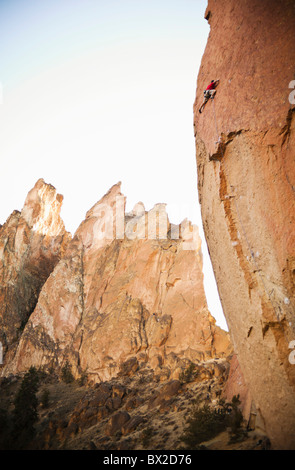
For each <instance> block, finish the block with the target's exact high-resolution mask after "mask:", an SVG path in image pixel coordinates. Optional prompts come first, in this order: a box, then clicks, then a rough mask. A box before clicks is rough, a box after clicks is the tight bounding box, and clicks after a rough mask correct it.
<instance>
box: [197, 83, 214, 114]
mask: <svg viewBox="0 0 295 470" xmlns="http://www.w3.org/2000/svg"><path fill="white" fill-rule="evenodd" d="M218 83H219V79H218V80H211V82H210V83H209V85H208V86H207V88H206V90H205V91H204V101H203V103H202V104H201V106H200V109H199V113H201V112H202V111H203V109H204V107H205V105H206V103H207V101H208V100H209V98H211V100H213V99H214V96H215V93H216V87H217V85H218Z"/></svg>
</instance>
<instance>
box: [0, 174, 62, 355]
mask: <svg viewBox="0 0 295 470" xmlns="http://www.w3.org/2000/svg"><path fill="white" fill-rule="evenodd" d="M62 200H63V197H62V196H61V195H60V194H57V193H56V190H55V188H54V187H53V186H51V185H48V184H46V183H45V182H44V181H43V180H42V179H40V180H38V181H37V183H36V185H35V186H34V188H33V189H32V190H31V191H30V192H29V194H28V196H27V198H26V201H25V204H24V207H23V209H22V211H21V212H19V211H14V212H13V213H12V214H11V216H10V217H9V218H8V220H7V221H6V223H5V224H4V225H3V226H0V279H1V284H0V341H1V345H2V348H3V350H2V354H3V355H4V356H5V359H6V362H9V361H10V360H11V358H12V357H13V354H14V352H15V348H16V346H17V344H18V340H19V338H20V335H21V333H22V331H23V329H24V327H25V325H26V322H27V321H28V319H29V317H30V315H31V313H32V312H33V310H34V308H35V306H36V303H37V301H38V296H39V293H40V290H41V288H42V286H43V284H44V283H45V281H46V279H47V278H48V276H49V274H50V273H51V272H52V271H53V269H54V267H55V266H56V264H57V263H58V261H59V260H60V258H61V257H62V256H63V254H64V252H65V250H66V248H67V246H68V243H69V241H70V239H71V235H70V234H69V233H68V232H66V230H65V227H64V223H63V221H62V219H61V217H60V210H61V204H62Z"/></svg>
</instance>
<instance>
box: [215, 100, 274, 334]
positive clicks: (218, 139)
mask: <svg viewBox="0 0 295 470" xmlns="http://www.w3.org/2000/svg"><path fill="white" fill-rule="evenodd" d="M212 102H213V103H212V107H213V114H214V122H215V129H216V135H217V142H216V143H220V151H221V155H222V160H221V161H222V164H223V165H224V168H225V173H226V176H227V179H228V182H229V185H230V187H231V188H233V189H234V190H235V191H236V188H235V187H234V186H233V185H231V184H230V179H229V172H228V168H227V164H226V161H225V159H224V153H223V149H222V144H221V143H222V140H221V138H220V136H219V132H218V126H217V119H216V112H215V104H214V99H212ZM218 161H220V160H218ZM221 161H220V163H221ZM232 198H233V201H234V205H235V209H236V213H237V216H238V219H239V222H240V225H241V228H242V232H243V235H244V238H245V240H246V243H247V247H248V250H249V252H250V255H251V259H252V261H253V263H254V266H255V269H256V272H257V273H258V275H259V277H260V279H261V281H262V284H263V288H264V290H265V293H266V295H267V297H268V299H269V301H270V303H271V305H272V307H273V310H274V312H275V316H276V318H277V320H278V322H279V324H280V325H281V321H280V318H279V315H278V314H277V311H276V307H275V305H274V303H273V300H272V298H271V295H272V293H273V290H272V291H271V292H270V293H269V291H268V289H267V287H266V284H265V281H264V279H263V277H262V275H261V269H260V268H259V266H258V263H257V261H256V259H255V254H254V251H253V250H252V248H251V245H250V242H249V239H248V236H247V232H246V230H245V227H244V224H243V222H242V218H241V215H240V211H239V208H238V203H237V201H236V195H232ZM278 308H279V310H281V309H280V306H278Z"/></svg>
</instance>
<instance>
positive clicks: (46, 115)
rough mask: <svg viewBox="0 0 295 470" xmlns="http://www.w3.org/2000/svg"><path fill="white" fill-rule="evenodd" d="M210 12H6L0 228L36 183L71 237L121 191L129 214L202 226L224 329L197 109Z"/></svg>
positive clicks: (132, 3) (157, 7)
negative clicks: (58, 209) (113, 191)
mask: <svg viewBox="0 0 295 470" xmlns="http://www.w3.org/2000/svg"><path fill="white" fill-rule="evenodd" d="M206 6H207V0H145V1H141V0H50V1H49V0H42V1H40V0H7V1H3V0H1V1H0V45H1V47H0V103H1V104H0V151H1V180H0V181H1V184H0V201H1V204H0V224H3V223H4V222H5V220H6V219H7V217H8V216H9V214H10V213H11V212H12V211H13V210H14V209H18V210H21V208H22V207H23V204H24V200H25V197H26V195H27V193H28V192H29V190H30V189H31V188H32V187H33V186H34V184H35V183H36V181H37V180H38V179H39V178H43V179H44V180H45V182H46V183H50V184H52V185H53V186H55V188H56V189H57V191H58V192H59V193H61V194H63V196H64V202H63V209H62V217H63V220H64V222H65V225H66V229H67V230H68V231H70V232H71V233H72V234H73V233H74V232H75V230H76V229H77V227H78V225H79V224H80V223H81V222H82V220H83V219H84V217H85V214H86V212H87V211H88V210H89V209H90V208H91V207H92V206H93V204H95V203H96V202H97V201H98V200H99V199H100V198H101V197H102V196H103V195H104V194H105V193H106V192H107V191H108V189H109V188H110V187H111V186H113V185H114V184H116V183H117V182H119V181H121V182H122V188H121V189H122V192H123V194H124V195H125V196H126V197H127V210H131V209H132V208H133V206H134V205H135V204H136V203H137V202H139V201H142V202H143V203H144V205H145V208H146V210H150V209H151V208H152V207H153V206H154V205H155V204H157V203H166V204H167V212H168V215H169V219H170V221H171V222H172V223H180V222H181V221H182V220H183V219H184V218H186V217H187V218H188V219H189V220H191V221H192V222H193V223H194V224H196V225H198V227H199V232H200V235H201V238H202V251H203V256H204V268H203V270H204V277H205V282H204V283H205V290H206V295H207V301H208V305H209V309H210V312H211V313H212V315H213V316H214V317H215V318H216V321H217V324H218V325H219V326H221V327H222V328H225V329H227V326H226V322H225V319H224V316H223V313H222V308H221V306H220V302H219V297H218V293H217V289H216V285H215V280H214V276H213V273H212V268H211V263H210V260H209V256H208V251H207V246H206V242H205V239H204V236H203V230H202V222H201V217H200V208H199V203H198V194H197V169H196V159H195V142H194V133H193V102H194V99H195V92H196V80H197V76H198V69H199V66H200V61H201V58H202V54H203V52H204V48H205V45H206V42H207V37H208V33H209V26H208V24H207V21H206V20H205V19H204V12H205V10H206Z"/></svg>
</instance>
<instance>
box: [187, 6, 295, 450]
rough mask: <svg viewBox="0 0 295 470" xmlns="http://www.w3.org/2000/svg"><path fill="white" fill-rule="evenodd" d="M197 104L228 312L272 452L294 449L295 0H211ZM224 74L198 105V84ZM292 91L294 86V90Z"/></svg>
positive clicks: (208, 211)
mask: <svg viewBox="0 0 295 470" xmlns="http://www.w3.org/2000/svg"><path fill="white" fill-rule="evenodd" d="M205 18H206V19H207V21H208V22H209V24H210V34H209V37H208V42H207V46H206V49H205V52H204V55H203V58H202V63H201V67H200V70H199V75H198V80H197V93H196V100H195V104H194V129H195V141H196V158H197V167H198V191H199V201H200V203H201V211H202V219H203V225H204V231H205V236H206V240H207V244H208V248H209V252H210V256H211V260H212V264H213V268H214V273H215V277H216V281H217V284H218V290H219V294H220V298H221V302H222V305H223V310H224V313H225V316H226V319H227V323H228V326H229V331H230V334H231V338H232V341H233V345H234V349H235V352H236V353H237V355H238V360H239V363H240V365H241V368H242V371H243V375H244V378H245V381H246V383H247V385H248V386H249V388H250V391H251V394H252V396H253V399H254V401H255V405H256V408H257V410H259V412H260V414H261V416H262V418H263V420H264V423H265V428H266V432H267V434H268V436H269V438H270V440H271V442H272V445H273V446H274V448H280V449H294V448H295V438H294V429H295V394H294V391H295V390H294V386H295V365H294V364H292V361H290V345H291V344H292V341H293V340H294V339H295V324H294V311H295V297H294V293H295V277H294V274H295V269H294V268H295V230H294V229H295V211H294V188H295V165H294V144H295V137H294V135H295V133H294V104H292V101H293V100H292V99H291V98H290V97H291V89H290V88H289V87H290V86H291V85H292V83H291V82H292V80H294V78H295V75H294V55H293V51H292V47H291V44H294V40H295V29H294V22H295V5H294V2H293V1H288V0H281V1H266V0H251V2H244V1H242V0H228V1H227V2H222V1H221V0H209V2H208V7H207V10H206V12H205ZM213 79H220V84H219V85H218V87H217V93H216V96H215V99H214V100H213V101H212V100H209V101H208V103H207V104H206V106H205V110H204V111H203V113H202V114H200V113H199V112H198V110H199V107H200V104H201V102H202V100H203V90H204V89H205V88H206V86H207V85H208V83H209V82H210V81H211V80H213ZM293 88H294V87H293Z"/></svg>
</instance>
